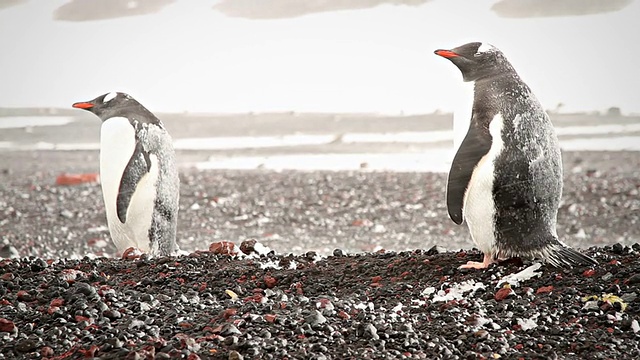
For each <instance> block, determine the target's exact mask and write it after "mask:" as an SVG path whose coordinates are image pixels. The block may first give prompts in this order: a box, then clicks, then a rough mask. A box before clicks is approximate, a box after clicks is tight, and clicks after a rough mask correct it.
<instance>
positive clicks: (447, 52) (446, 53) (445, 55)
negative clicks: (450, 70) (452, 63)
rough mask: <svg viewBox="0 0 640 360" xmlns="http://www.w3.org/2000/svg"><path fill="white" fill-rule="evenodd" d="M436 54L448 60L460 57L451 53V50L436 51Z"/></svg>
mask: <svg viewBox="0 0 640 360" xmlns="http://www.w3.org/2000/svg"><path fill="white" fill-rule="evenodd" d="M434 53H435V54H436V55H440V56H442V57H443V58H447V59H451V58H454V57H458V56H460V55H458V54H456V53H454V52H453V51H451V50H436V51H434Z"/></svg>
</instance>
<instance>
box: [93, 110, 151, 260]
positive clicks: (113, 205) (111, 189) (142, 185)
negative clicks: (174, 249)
mask: <svg viewBox="0 0 640 360" xmlns="http://www.w3.org/2000/svg"><path fill="white" fill-rule="evenodd" d="M135 148H136V138H135V129H134V128H133V126H131V124H130V122H129V120H128V119H126V118H122V117H114V118H111V119H108V120H106V121H104V122H103V123H102V128H101V131H100V179H101V183H102V195H103V198H104V203H105V210H106V214H107V223H108V225H109V232H110V233H111V238H112V240H113V242H114V244H115V245H116V247H117V248H118V250H119V251H121V252H122V251H124V250H125V249H127V248H129V247H136V248H139V249H140V250H142V251H144V252H149V251H150V250H151V245H150V243H149V228H150V227H151V222H152V219H153V211H154V205H155V197H156V186H155V185H156V181H157V179H158V160H157V157H156V156H155V155H153V154H151V155H150V156H149V157H150V160H151V169H150V170H149V172H148V173H146V174H145V175H144V176H143V177H142V178H141V179H140V181H139V182H138V183H137V184H136V185H134V187H133V188H131V189H122V191H129V192H132V193H133V194H132V196H131V200H130V202H129V206H128V208H127V212H126V221H125V223H122V222H121V221H120V219H119V218H118V213H117V199H118V193H119V191H121V189H120V183H121V180H122V176H123V175H124V172H125V170H127V164H128V163H129V160H130V159H131V156H132V155H133V153H134V151H135Z"/></svg>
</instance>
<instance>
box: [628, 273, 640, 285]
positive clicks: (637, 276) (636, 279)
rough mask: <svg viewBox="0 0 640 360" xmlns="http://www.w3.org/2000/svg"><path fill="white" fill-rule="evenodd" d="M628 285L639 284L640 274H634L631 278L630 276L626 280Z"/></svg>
mask: <svg viewBox="0 0 640 360" xmlns="http://www.w3.org/2000/svg"><path fill="white" fill-rule="evenodd" d="M626 282H627V283H628V284H637V283H640V274H635V275H633V276H631V277H630V278H629V279H627V281H626Z"/></svg>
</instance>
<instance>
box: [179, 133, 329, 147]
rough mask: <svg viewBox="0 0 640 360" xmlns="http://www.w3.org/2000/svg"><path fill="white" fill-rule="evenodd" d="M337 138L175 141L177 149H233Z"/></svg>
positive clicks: (320, 136)
mask: <svg viewBox="0 0 640 360" xmlns="http://www.w3.org/2000/svg"><path fill="white" fill-rule="evenodd" d="M335 139H336V136H335V135H332V134H329V135H302V134H296V135H284V136H232V137H212V138H186V139H178V140H175V141H174V142H173V147H174V148H175V149H177V150H233V149H253V148H272V147H289V146H303V145H325V144H329V143H331V142H332V141H334V140H335Z"/></svg>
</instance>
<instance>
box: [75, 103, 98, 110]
mask: <svg viewBox="0 0 640 360" xmlns="http://www.w3.org/2000/svg"><path fill="white" fill-rule="evenodd" d="M71 106H73V107H74V108H76V109H91V108H92V107H93V104H92V103H88V102H77V103H75V104H73V105H71Z"/></svg>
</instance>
